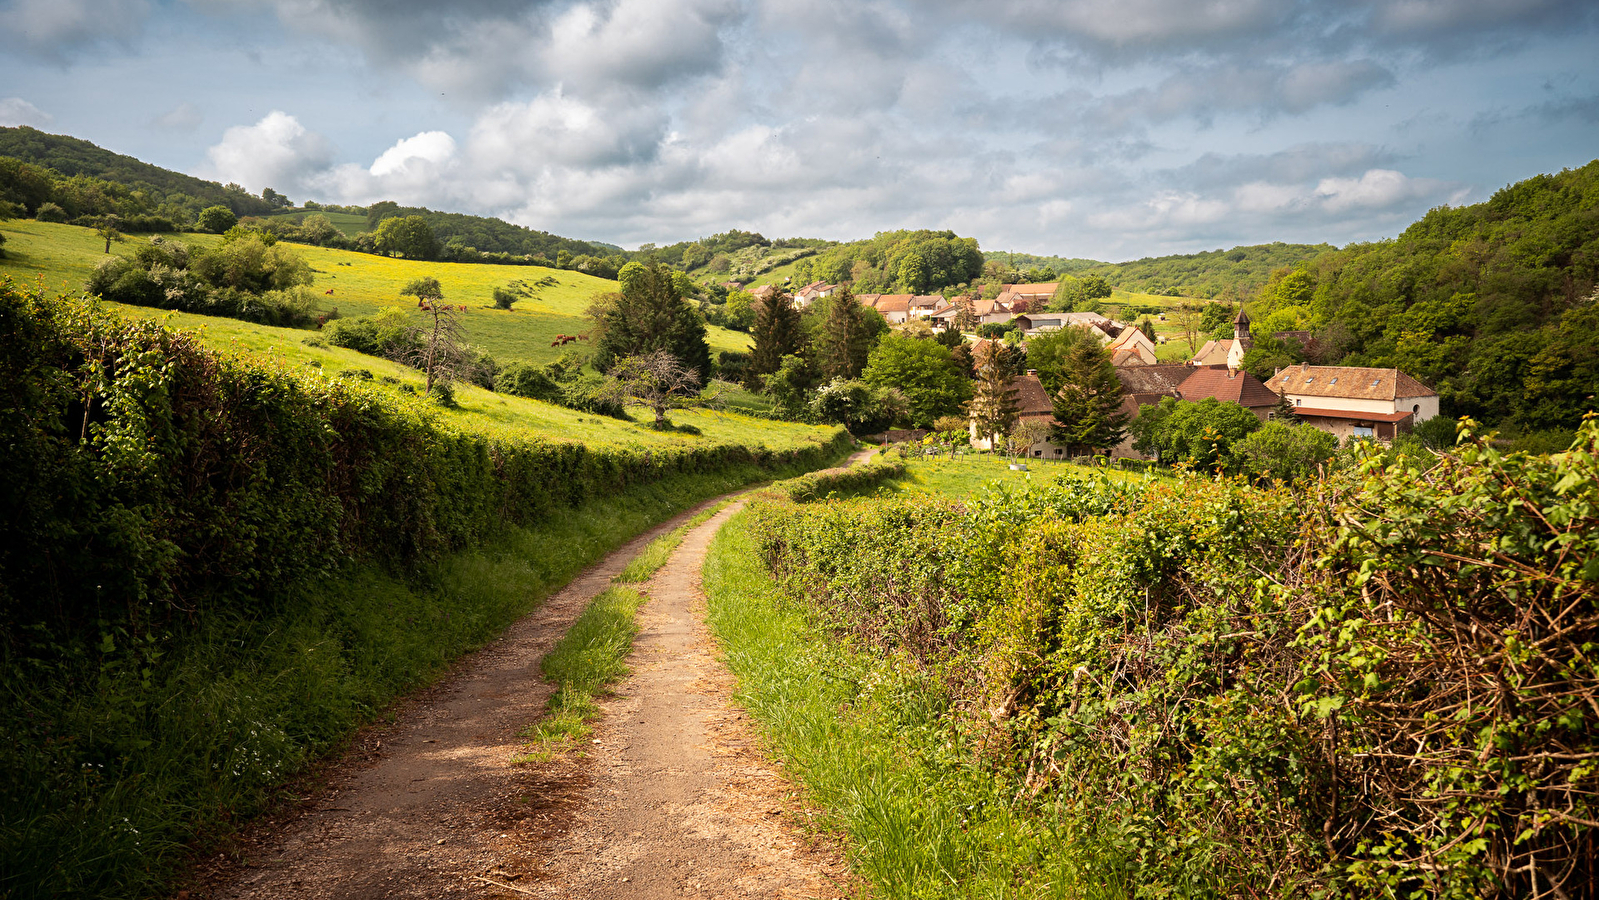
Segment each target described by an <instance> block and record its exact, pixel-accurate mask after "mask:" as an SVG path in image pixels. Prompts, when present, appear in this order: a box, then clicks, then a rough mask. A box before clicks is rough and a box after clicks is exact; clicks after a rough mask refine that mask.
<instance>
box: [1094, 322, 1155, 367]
mask: <svg viewBox="0 0 1599 900" xmlns="http://www.w3.org/2000/svg"><path fill="white" fill-rule="evenodd" d="M1105 350H1106V351H1108V352H1109V353H1110V362H1111V365H1113V366H1116V367H1117V368H1122V367H1124V366H1152V365H1154V364H1155V363H1156V362H1158V360H1157V359H1155V342H1154V341H1152V340H1150V339H1149V335H1147V334H1144V332H1143V331H1142V330H1140V329H1137V328H1123V329H1122V333H1121V334H1119V335H1117V337H1116V339H1115V340H1113V341H1111V342H1110V345H1109V346H1107V347H1106V348H1105Z"/></svg>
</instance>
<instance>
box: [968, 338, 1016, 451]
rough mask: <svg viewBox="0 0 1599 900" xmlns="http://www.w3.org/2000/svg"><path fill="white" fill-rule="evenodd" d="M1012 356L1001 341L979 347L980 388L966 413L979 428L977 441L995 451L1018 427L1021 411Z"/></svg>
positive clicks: (985, 343)
mask: <svg viewBox="0 0 1599 900" xmlns="http://www.w3.org/2000/svg"><path fill="white" fill-rule="evenodd" d="M1010 355H1011V353H1010V350H1009V348H1007V347H1006V346H1005V345H1004V344H1002V343H1000V342H999V341H987V342H984V343H981V344H978V345H977V351H976V353H975V356H976V357H977V384H976V385H975V388H974V393H973V394H972V399H971V401H970V402H968V403H967V404H966V412H967V414H968V415H969V416H970V417H971V420H972V423H973V424H974V425H976V427H977V437H978V438H979V439H987V440H989V441H990V442H991V444H990V446H992V447H994V448H996V449H998V448H1000V447H1001V446H1002V444H1001V442H1002V441H1003V440H1004V437H1005V435H1007V434H1009V433H1010V430H1011V428H1012V427H1013V426H1014V425H1015V424H1016V414H1017V412H1018V411H1019V410H1020V409H1021V407H1020V406H1019V405H1018V404H1017V402H1016V388H1015V387H1014V386H1013V385H1012V384H1011V378H1012V377H1013V375H1014V373H1013V372H1012V371H1011V366H1010Z"/></svg>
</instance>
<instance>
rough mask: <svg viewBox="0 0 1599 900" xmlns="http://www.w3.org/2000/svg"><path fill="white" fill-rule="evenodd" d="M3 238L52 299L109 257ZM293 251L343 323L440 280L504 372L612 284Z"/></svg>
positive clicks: (65, 228)
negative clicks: (503, 301) (510, 292)
mask: <svg viewBox="0 0 1599 900" xmlns="http://www.w3.org/2000/svg"><path fill="white" fill-rule="evenodd" d="M0 230H3V231H4V232H5V234H6V244H5V252H6V255H5V258H4V259H0V273H3V274H8V275H10V276H11V277H12V278H14V279H15V280H17V281H18V282H19V283H23V284H30V283H32V282H33V281H34V280H35V279H43V282H44V285H45V287H46V288H47V289H49V290H51V291H58V292H63V293H75V292H78V291H81V290H82V289H83V283H84V281H85V280H86V279H87V278H88V277H89V274H90V273H91V272H93V271H94V267H95V266H96V265H98V264H99V263H100V261H101V260H103V259H105V257H106V254H105V252H104V251H105V243H104V241H103V240H102V239H100V238H99V237H97V236H96V235H95V233H94V231H93V230H92V229H88V228H80V227H77V226H73V225H56V224H50V223H44V222H35V221H31V220H16V221H11V222H6V223H4V224H3V225H0ZM151 237H152V236H151V235H128V236H127V237H126V240H125V241H124V242H123V243H117V244H112V245H111V252H112V253H113V254H120V255H127V254H130V253H132V252H133V250H134V248H135V247H137V246H138V244H139V243H141V242H146V241H148V240H149V239H150V238H151ZM164 237H166V238H167V239H169V240H178V241H183V242H185V243H188V244H194V245H199V246H211V245H214V244H216V243H218V242H220V241H221V238H220V237H218V236H217V235H211V234H175V235H165V236H164ZM293 247H294V249H295V250H296V251H297V252H298V253H300V255H301V256H303V257H304V258H305V260H306V262H308V263H310V265H311V269H312V271H313V272H314V274H315V276H316V281H315V282H314V285H313V287H314V288H315V289H316V290H317V291H319V292H321V293H322V294H323V298H322V305H323V308H324V311H332V310H337V311H338V312H339V314H340V315H342V316H368V315H372V314H374V313H376V312H379V311H380V310H383V309H388V308H391V307H394V308H402V309H410V308H412V307H414V306H415V305H416V301H415V300H414V299H412V298H408V297H401V296H400V289H401V288H402V287H404V286H405V284H406V283H407V282H409V281H411V280H412V279H414V278H420V277H422V276H424V275H431V276H433V277H435V278H437V279H438V280H439V284H440V285H441V286H442V287H443V288H444V296H445V299H446V300H447V301H449V302H451V303H459V304H463V305H465V306H466V307H467V309H468V312H467V315H466V331H467V339H468V340H469V341H471V342H472V343H473V344H476V345H477V346H479V347H482V348H483V349H485V350H487V351H488V352H489V353H490V354H492V355H493V356H494V358H495V359H497V360H499V361H500V362H501V363H502V364H503V363H507V362H513V361H525V362H531V363H546V362H551V361H553V360H554V359H555V358H556V357H557V356H559V355H560V353H561V350H560V348H557V347H553V346H551V345H552V343H553V342H554V341H555V339H556V336H557V335H562V334H566V335H572V334H581V333H582V332H585V331H587V330H588V329H589V320H588V318H587V317H586V316H585V311H586V310H587V309H588V306H589V303H590V301H591V300H592V299H593V297H594V296H595V295H596V294H603V293H607V292H610V291H614V290H616V282H614V281H609V280H606V279H604V278H595V277H593V276H591V275H584V274H583V273H581V272H569V271H565V270H561V269H546V268H543V267H540V266H496V265H486V264H482V263H448V262H420V261H417V260H408V259H392V258H389V257H385V256H374V255H372V254H369V253H354V252H351V251H348V250H330V249H326V248H323V247H312V246H306V245H302V244H295V245H293ZM539 282H546V283H545V284H543V285H538V283H539ZM519 284H520V285H526V286H527V288H526V290H527V291H528V293H530V294H531V295H532V296H531V297H528V298H526V299H523V300H520V301H518V302H517V303H516V304H515V306H514V308H512V309H510V310H502V309H495V308H494V289H495V288H497V287H505V288H513V289H514V288H515V287H516V286H517V285H519ZM207 321H210V320H207ZM705 336H706V340H707V341H708V342H709V343H710V345H711V355H712V357H713V358H714V357H715V355H716V353H717V352H719V351H722V350H747V349H749V346H750V337H749V335H747V334H743V333H742V332H737V331H729V330H727V329H725V328H719V327H716V326H709V327H707V328H706V335H705Z"/></svg>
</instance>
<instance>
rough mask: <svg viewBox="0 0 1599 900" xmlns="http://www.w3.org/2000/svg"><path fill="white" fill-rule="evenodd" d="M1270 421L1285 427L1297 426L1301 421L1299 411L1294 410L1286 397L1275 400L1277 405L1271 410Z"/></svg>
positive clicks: (1292, 404) (1291, 402) (1290, 401)
mask: <svg viewBox="0 0 1599 900" xmlns="http://www.w3.org/2000/svg"><path fill="white" fill-rule="evenodd" d="M1271 420H1272V421H1273V422H1282V423H1283V424H1285V425H1298V424H1299V423H1300V421H1301V420H1300V418H1299V411H1298V410H1296V409H1294V401H1292V400H1290V399H1288V398H1287V397H1286V396H1279V397H1278V398H1277V405H1276V406H1274V407H1272V409H1271Z"/></svg>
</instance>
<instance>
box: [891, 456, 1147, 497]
mask: <svg viewBox="0 0 1599 900" xmlns="http://www.w3.org/2000/svg"><path fill="white" fill-rule="evenodd" d="M876 458H879V459H885V460H887V459H895V460H897V459H899V453H898V450H896V449H894V448H890V449H888V450H887V451H886V452H885V453H883V454H881V455H880V456H879V457H876ZM905 462H906V469H907V471H906V477H905V478H903V479H900V480H897V481H891V482H888V483H886V484H885V485H884V486H883V487H882V488H880V489H879V491H878V493H879V494H888V493H905V494H940V495H943V496H946V497H954V498H957V499H959V498H962V497H969V496H973V495H975V494H979V493H981V492H982V491H983V490H985V489H987V488H989V487H993V486H996V485H1000V486H1004V487H1008V488H1012V489H1016V488H1026V487H1028V486H1030V485H1039V486H1042V485H1045V484H1048V483H1050V482H1052V481H1054V480H1055V479H1056V478H1058V477H1060V476H1062V475H1066V474H1087V473H1089V472H1094V473H1096V474H1100V473H1102V474H1104V475H1105V476H1106V477H1108V478H1111V479H1113V480H1118V481H1120V480H1124V479H1127V478H1132V477H1143V476H1142V475H1139V476H1134V475H1132V474H1131V473H1128V472H1122V471H1118V470H1116V469H1101V468H1094V469H1090V468H1087V467H1084V466H1079V465H1075V464H1073V463H1069V462H1062V461H1057V460H1048V459H1022V460H1019V461H1018V462H1022V463H1026V465H1027V470H1026V471H1017V470H1014V469H1012V468H1010V466H1011V463H1012V460H1011V459H1010V457H1006V456H1000V455H997V454H993V453H973V452H963V453H962V454H961V455H959V456H957V457H955V458H953V459H951V458H950V455H949V451H947V450H946V451H944V452H943V453H940V454H938V455H936V456H919V455H916V454H915V453H914V452H913V453H912V455H911V456H910V457H909V458H907V459H906V461H905Z"/></svg>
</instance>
